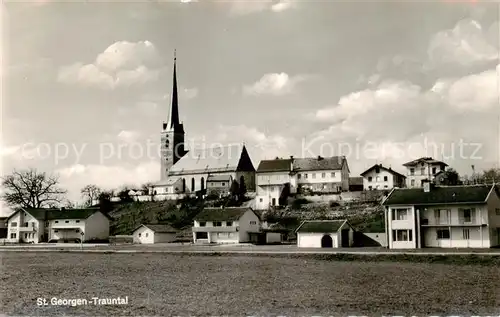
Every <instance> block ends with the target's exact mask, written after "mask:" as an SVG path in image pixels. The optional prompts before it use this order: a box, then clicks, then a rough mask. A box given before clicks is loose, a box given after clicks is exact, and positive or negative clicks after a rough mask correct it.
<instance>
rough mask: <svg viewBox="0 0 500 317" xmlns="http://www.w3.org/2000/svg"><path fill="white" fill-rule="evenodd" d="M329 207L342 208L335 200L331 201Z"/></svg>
mask: <svg viewBox="0 0 500 317" xmlns="http://www.w3.org/2000/svg"><path fill="white" fill-rule="evenodd" d="M329 205H330V208H333V207H339V206H340V204H339V203H338V202H337V201H335V200H330V203H329Z"/></svg>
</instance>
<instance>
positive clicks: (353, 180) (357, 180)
mask: <svg viewBox="0 0 500 317" xmlns="http://www.w3.org/2000/svg"><path fill="white" fill-rule="evenodd" d="M349 185H363V177H349Z"/></svg>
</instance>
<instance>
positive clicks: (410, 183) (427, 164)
mask: <svg viewBox="0 0 500 317" xmlns="http://www.w3.org/2000/svg"><path fill="white" fill-rule="evenodd" d="M403 166H404V167H406V187H407V188H421V187H422V186H423V184H424V183H425V182H426V181H431V182H432V181H434V177H435V175H436V174H437V173H439V172H440V171H444V170H445V168H446V167H447V166H448V164H446V163H444V162H441V161H438V160H435V159H433V158H432V157H421V158H419V159H416V160H413V161H411V162H408V163H405V164H403Z"/></svg>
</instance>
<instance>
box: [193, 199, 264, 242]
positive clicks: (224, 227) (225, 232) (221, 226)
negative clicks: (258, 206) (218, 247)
mask: <svg viewBox="0 0 500 317" xmlns="http://www.w3.org/2000/svg"><path fill="white" fill-rule="evenodd" d="M192 230H193V242H194V243H221V244H225V243H243V242H251V241H252V240H253V239H252V236H254V235H255V236H258V235H259V234H261V225H260V218H259V217H258V216H257V214H256V213H255V212H254V211H253V210H252V209H251V208H243V207H227V208H204V209H203V210H202V211H201V212H200V213H199V214H198V215H197V216H196V217H195V218H194V226H193V228H192Z"/></svg>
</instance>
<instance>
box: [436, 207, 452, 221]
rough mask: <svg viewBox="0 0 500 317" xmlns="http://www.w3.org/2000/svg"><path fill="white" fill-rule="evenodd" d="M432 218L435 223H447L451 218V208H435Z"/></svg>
mask: <svg viewBox="0 0 500 317" xmlns="http://www.w3.org/2000/svg"><path fill="white" fill-rule="evenodd" d="M434 218H435V220H436V224H438V225H439V224H448V223H449V221H450V218H451V210H449V209H436V210H434Z"/></svg>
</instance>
